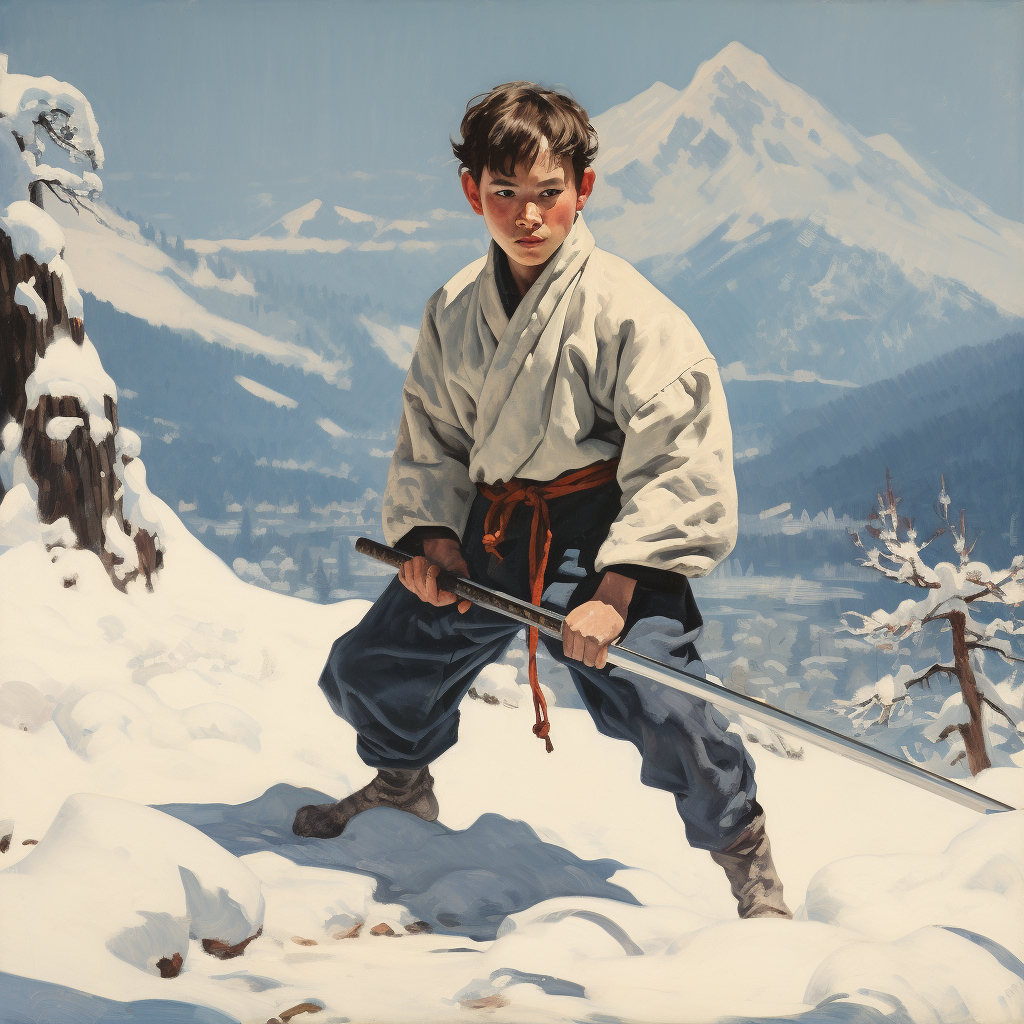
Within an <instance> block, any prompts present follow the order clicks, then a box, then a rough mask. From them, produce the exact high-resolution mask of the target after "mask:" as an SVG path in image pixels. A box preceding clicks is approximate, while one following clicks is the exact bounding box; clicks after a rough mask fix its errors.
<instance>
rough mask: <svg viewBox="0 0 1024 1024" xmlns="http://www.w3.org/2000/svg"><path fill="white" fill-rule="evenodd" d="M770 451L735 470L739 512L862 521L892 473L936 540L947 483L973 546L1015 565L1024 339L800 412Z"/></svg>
mask: <svg viewBox="0 0 1024 1024" xmlns="http://www.w3.org/2000/svg"><path fill="white" fill-rule="evenodd" d="M734 404H735V403H734ZM770 443H771V450H770V451H767V452H765V453H763V454H759V455H757V456H756V457H753V458H751V459H747V460H739V461H737V465H736V480H737V487H738V490H739V495H740V510H741V513H746V514H748V515H756V514H758V513H759V512H761V511H764V510H768V509H771V508H773V507H777V506H779V505H783V504H786V505H790V506H792V508H793V509H794V514H795V515H799V513H800V510H801V509H807V510H808V511H809V513H810V514H811V515H813V514H815V513H816V512H817V511H824V510H825V509H827V508H832V509H833V510H834V514H835V516H837V517H838V516H842V515H843V514H846V515H849V516H851V517H852V518H854V519H863V518H865V517H866V515H867V514H868V511H869V510H870V508H871V506H872V503H873V502H874V500H875V495H876V494H877V493H878V491H879V490H880V489H881V488H882V486H883V485H884V482H885V474H886V471H887V470H891V472H892V474H893V480H894V483H895V486H896V489H897V493H898V494H899V495H900V496H901V498H902V501H903V505H902V511H903V512H904V513H905V514H906V515H908V516H914V517H916V518H917V522H918V524H919V531H920V532H921V533H922V534H924V535H927V534H928V533H930V532H931V531H932V530H933V529H934V528H936V527H937V526H938V525H939V521H938V519H937V516H936V514H935V513H934V512H933V504H934V502H935V498H936V495H937V494H938V492H939V486H940V482H941V480H942V479H943V478H944V479H945V484H946V489H947V491H948V492H949V494H950V496H951V498H952V499H953V503H954V506H955V508H964V509H966V511H967V522H968V527H969V531H970V535H971V537H972V538H973V537H975V536H978V535H979V534H980V535H982V539H981V540H980V543H979V545H978V549H977V557H979V558H980V559H981V560H982V561H985V562H989V563H991V564H996V563H999V564H1004V563H1005V564H1008V563H1009V561H1010V560H1011V559H1012V558H1013V556H1014V555H1015V554H1018V553H1019V552H1020V550H1021V547H1022V544H1021V538H1022V537H1024V528H1022V521H1021V513H1022V511H1024V335H1022V334H1016V335H1010V336H1007V337H1005V338H1002V339H1000V340H999V341H994V342H991V343H990V344H987V345H980V346H964V347H962V348H959V349H956V350H955V351H953V352H951V353H947V354H945V355H942V356H939V357H937V358H936V359H933V360H930V361H929V362H927V363H923V364H921V365H919V366H916V367H914V368H913V369H912V370H909V371H907V372H905V373H903V374H900V375H899V376H897V377H893V378H889V379H887V380H883V381H878V382H876V383H873V384H870V385H867V386H865V387H862V388H857V389H855V390H852V391H848V392H847V393H846V394H843V395H842V396H840V397H838V398H835V399H833V400H832V401H831V402H828V403H826V404H824V405H821V406H818V407H816V408H812V409H798V410H795V411H793V412H791V413H790V414H788V415H787V416H784V417H783V418H782V419H780V420H779V421H778V422H777V423H776V424H775V425H774V427H773V428H772V433H771V442H770ZM842 540H843V543H845V535H844V536H843V538H842ZM852 554H853V553H852V550H850V551H848V552H847V555H846V556H845V557H847V558H850V557H852ZM807 557H808V558H813V557H815V553H814V551H813V546H812V548H809V549H808V554H807Z"/></svg>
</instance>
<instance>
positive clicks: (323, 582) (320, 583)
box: [313, 558, 331, 604]
mask: <svg viewBox="0 0 1024 1024" xmlns="http://www.w3.org/2000/svg"><path fill="white" fill-rule="evenodd" d="M313 589H314V590H315V591H316V596H317V597H318V598H319V599H320V603H321V604H327V600H328V598H329V597H330V596H331V581H330V580H329V579H328V578H327V573H326V572H325V571H324V560H323V558H319V559H317V563H316V572H315V573H313Z"/></svg>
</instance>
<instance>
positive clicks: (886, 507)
mask: <svg viewBox="0 0 1024 1024" xmlns="http://www.w3.org/2000/svg"><path fill="white" fill-rule="evenodd" d="M885 476H886V489H885V494H884V495H882V494H880V495H878V508H877V510H873V511H872V514H871V516H870V517H869V525H868V526H867V528H866V529H867V532H868V533H869V534H870V535H871V537H873V538H874V539H875V540H877V541H879V542H880V544H881V546H882V548H884V550H880V549H879V548H878V547H872V548H871V549H870V550H868V549H867V548H865V546H864V543H863V541H862V540H861V537H860V535H859V533H857V532H856V531H851V532H850V535H851V536H852V538H853V541H854V543H855V544H856V545H857V547H859V548H860V549H861V550H862V551H864V553H865V556H866V557H865V558H864V559H862V560H861V563H860V564H861V565H863V566H865V567H866V568H868V569H872V570H873V571H875V572H878V573H880V574H881V575H883V576H885V577H886V579H891V580H895V581H896V582H898V583H903V584H905V585H908V586H912V587H915V588H917V589H919V590H923V591H924V592H925V594H924V596H923V597H922V598H921V599H920V600H917V601H915V600H913V599H910V600H906V601H903V602H901V603H900V605H899V606H898V607H897V608H896V610H895V611H891V612H888V611H885V610H884V609H879V610H878V611H876V612H874V613H872V614H871V615H864V614H863V613H861V612H846V613H844V617H843V627H844V628H845V629H846V630H847V631H848V632H850V633H853V634H855V635H857V636H862V637H864V638H865V639H866V640H867V641H868V642H869V643H871V644H872V645H874V646H875V647H876V648H878V649H880V650H887V651H895V650H897V649H898V648H899V645H900V643H901V642H902V641H904V640H906V639H908V638H910V637H912V636H915V635H917V634H920V633H922V631H924V630H926V629H929V628H932V629H934V628H935V627H937V626H939V625H940V624H942V626H943V631H944V632H948V633H949V636H950V640H951V647H952V651H951V653H952V660H951V662H950V663H943V662H936V663H933V664H931V665H929V666H927V667H925V668H914V667H913V666H911V665H909V664H905V665H901V666H900V667H899V668H898V670H897V672H896V674H895V675H889V676H885V677H883V678H882V679H880V680H879V682H878V683H877V684H876V686H875V688H874V692H873V694H871V695H869V697H868V699H867V700H866V701H864V702H862V705H861V706H864V705H871V704H878V705H881V707H882V713H881V716H880V719H879V721H881V722H887V721H888V720H889V719H890V717H891V715H892V711H893V707H894V706H895V705H896V704H897V703H899V702H900V701H902V700H905V699H906V694H907V691H908V689H909V688H910V687H912V686H922V685H925V684H927V683H928V681H929V680H930V679H931V678H932V677H933V676H935V675H938V674H945V675H946V676H949V677H953V678H955V679H956V680H957V682H958V683H959V686H960V694H959V700H952V701H947V702H946V705H945V706H944V707H943V711H942V713H941V715H940V719H939V721H937V722H936V723H935V727H936V731H934V732H933V736H934V738H935V739H938V740H945V739H947V738H948V737H949V736H950V735H952V734H954V733H958V734H959V735H960V736H961V737H962V739H963V744H964V750H965V752H966V757H967V765H968V767H969V768H970V771H971V774H972V775H977V774H978V772H980V771H983V770H984V769H985V768H990V767H991V766H992V761H991V757H990V751H989V747H988V744H987V742H986V733H985V726H984V720H983V717H982V706H983V705H987V706H988V707H990V708H991V709H992V711H994V712H995V713H997V714H999V715H1001V716H1003V717H1004V718H1005V719H1006V720H1007V722H1008V723H1009V724H1010V725H1011V727H1013V728H1015V729H1016V728H1017V727H1018V726H1020V725H1021V715H1020V712H1019V711H1018V710H1017V709H1016V708H1014V707H1013V706H1012V705H1010V704H1009V702H1007V701H1005V700H1003V699H1002V698H1001V697H1000V695H999V693H998V691H997V689H996V686H995V684H993V682H992V681H991V680H990V679H989V678H988V676H987V675H986V674H985V671H984V658H985V653H986V652H989V653H993V654H996V655H998V656H999V658H1001V659H1002V660H1003V661H1004V662H1006V663H1007V664H1010V665H1013V664H1015V663H1024V658H1022V657H1020V656H1019V655H1018V654H1017V653H1016V652H1015V651H1014V649H1013V647H1012V646H1011V641H1010V640H1007V639H1003V638H1000V637H999V636H997V634H999V633H1003V634H1006V635H1007V636H1013V635H1020V634H1024V624H1022V623H1018V622H1017V621H1015V620H1007V619H1001V618H994V619H992V620H991V621H990V622H988V623H982V622H978V621H976V620H975V619H974V618H973V617H972V614H971V606H972V605H974V604H976V603H988V604H1002V605H1004V606H1008V607H1016V606H1017V605H1019V604H1021V602H1024V555H1017V556H1015V557H1014V559H1013V561H1012V563H1011V565H1010V567H1009V568H1007V569H997V570H992V569H990V568H989V567H988V566H987V565H986V564H985V563H984V562H974V561H971V552H972V551H973V550H974V543H972V544H971V545H970V546H968V543H967V518H966V512H965V511H964V510H963V509H961V511H960V519H959V525H958V524H957V523H956V522H955V521H951V520H950V518H949V506H950V504H951V501H950V497H949V495H948V494H947V493H946V482H945V479H944V478H943V480H942V489H941V492H940V494H939V498H938V509H939V516H940V518H941V519H942V522H943V523H944V525H942V526H940V527H939V528H938V529H936V531H935V533H933V534H932V536H931V537H929V538H928V540H926V541H924V542H923V543H919V542H918V535H917V531H916V529H915V528H914V520H913V519H908V518H907V517H905V516H901V515H900V514H899V512H898V507H899V504H900V499H899V498H898V497H897V495H896V493H895V491H894V489H893V485H892V480H891V478H890V476H889V472H888V470H886V475H885ZM947 532H948V533H949V535H950V536H951V537H952V540H953V550H954V552H955V553H956V555H957V559H958V561H957V564H953V563H950V562H938V563H937V564H936V565H934V566H929V565H928V564H927V563H925V562H924V560H923V559H922V557H921V552H922V551H923V550H924V549H925V548H926V547H928V545H929V544H931V543H932V541H934V540H935V539H936V538H937V537H939V536H942V535H943V534H945V533H947ZM975 543H976V540H975ZM853 619H859V620H860V624H859V625H852V624H851V623H852V620H853Z"/></svg>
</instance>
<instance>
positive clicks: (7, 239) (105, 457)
mask: <svg viewBox="0 0 1024 1024" xmlns="http://www.w3.org/2000/svg"><path fill="white" fill-rule="evenodd" d="M47 142H52V143H54V144H55V145H56V146H57V147H59V148H60V149H61V150H63V151H64V152H65V153H66V154H67V155H68V157H69V158H70V161H71V162H72V163H73V164H74V163H85V164H87V165H88V167H89V169H86V170H82V171H81V173H79V172H78V171H77V170H71V169H68V168H64V167H56V166H51V165H50V164H47V163H44V162H43V153H44V150H45V145H46V143H47ZM102 163H103V148H102V146H101V145H100V142H99V132H98V129H97V126H96V120H95V118H94V116H93V112H92V108H91V107H90V105H89V102H88V100H87V99H86V98H85V97H84V96H83V95H82V94H81V93H80V92H79V91H78V90H77V89H75V88H74V87H73V86H71V85H68V84H67V83H66V82H58V81H55V80H54V79H52V78H32V77H30V76H28V75H12V74H8V73H7V57H6V56H4V55H0V213H2V216H0V428H2V434H0V438H2V448H0V499H2V500H3V501H4V503H5V505H6V503H7V502H8V501H10V502H13V503H14V505H16V506H17V511H18V513H19V515H20V514H28V512H29V511H31V512H32V514H33V516H34V517H35V518H36V519H37V520H38V522H39V523H41V524H43V525H44V526H45V527H47V528H48V529H46V530H45V531H44V533H45V535H46V537H47V538H48V539H49V541H50V543H51V544H58V545H59V544H64V545H67V544H74V545H76V546H78V547H81V548H86V549H89V550H91V551H94V552H95V553H96V554H97V555H98V556H99V557H100V559H101V561H102V562H103V564H104V566H105V567H106V569H107V571H108V572H109V573H110V575H111V578H112V579H113V580H114V582H115V583H116V584H117V585H118V586H120V587H124V586H125V585H126V584H127V582H128V581H129V580H130V579H132V578H133V577H134V576H136V575H138V574H139V573H142V574H144V575H145V577H146V580H147V582H149V581H150V578H151V576H152V573H153V571H154V570H155V569H156V568H158V567H159V565H160V564H161V561H162V554H161V551H160V539H159V536H158V531H157V523H156V517H157V515H158V513H157V512H156V510H155V508H154V507H153V505H152V502H153V498H152V495H151V494H150V493H149V490H148V488H147V486H146V477H145V468H144V467H143V465H142V463H141V461H139V460H138V458H137V456H138V454H139V448H140V444H139V439H138V436H137V435H135V434H134V433H132V432H131V431H129V430H125V429H123V428H119V426H118V420H117V388H116V387H115V385H114V382H113V381H112V380H111V379H110V377H109V376H108V375H107V374H106V373H105V372H104V370H103V367H102V366H101V365H100V360H99V356H98V354H97V352H96V349H95V348H94V347H93V345H92V343H91V342H90V341H89V338H88V336H87V334H86V333H85V327H84V324H83V319H82V318H83V305H82V296H81V294H80V293H79V291H78V288H77V287H76V286H75V281H74V277H73V275H72V273H71V269H70V267H68V265H67V264H66V263H65V262H64V258H63V257H64V235H63V232H62V231H61V229H60V227H59V226H58V224H57V223H56V222H55V221H54V220H53V219H52V218H51V217H50V216H49V215H48V214H47V213H46V212H45V211H44V209H43V195H44V192H46V191H47V190H48V191H49V193H51V194H52V195H53V196H54V197H56V198H57V199H58V200H60V201H61V202H63V203H67V204H69V205H70V206H72V207H73V208H74V209H75V210H76V211H79V212H82V211H88V212H90V213H92V214H93V215H95V216H97V217H99V216H100V215H99V212H98V211H97V210H96V209H95V208H94V207H93V206H92V202H93V201H95V200H96V198H97V197H98V196H99V193H100V191H101V189H102V187H103V186H102V182H101V181H100V179H99V176H98V175H97V174H96V173H95V172H96V171H97V170H98V169H99V168H100V167H101V166H102ZM14 511H15V509H14V508H12V509H10V510H9V512H10V514H13V513H14Z"/></svg>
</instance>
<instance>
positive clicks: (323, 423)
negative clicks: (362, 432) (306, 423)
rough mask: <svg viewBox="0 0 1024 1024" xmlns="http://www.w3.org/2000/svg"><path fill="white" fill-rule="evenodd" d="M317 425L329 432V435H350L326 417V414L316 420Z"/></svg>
mask: <svg viewBox="0 0 1024 1024" xmlns="http://www.w3.org/2000/svg"><path fill="white" fill-rule="evenodd" d="M316 424H317V426H318V427H319V428H320V429H321V430H323V431H324V432H325V433H327V434H330V435H331V437H351V436H352V435H351V434H350V433H349V432H348V431H347V430H346V429H345V428H344V427H339V426H338V424H337V423H335V422H334V420H332V419H328V418H327V417H326V416H321V417H320V418H319V419H318V420H317V421H316Z"/></svg>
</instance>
